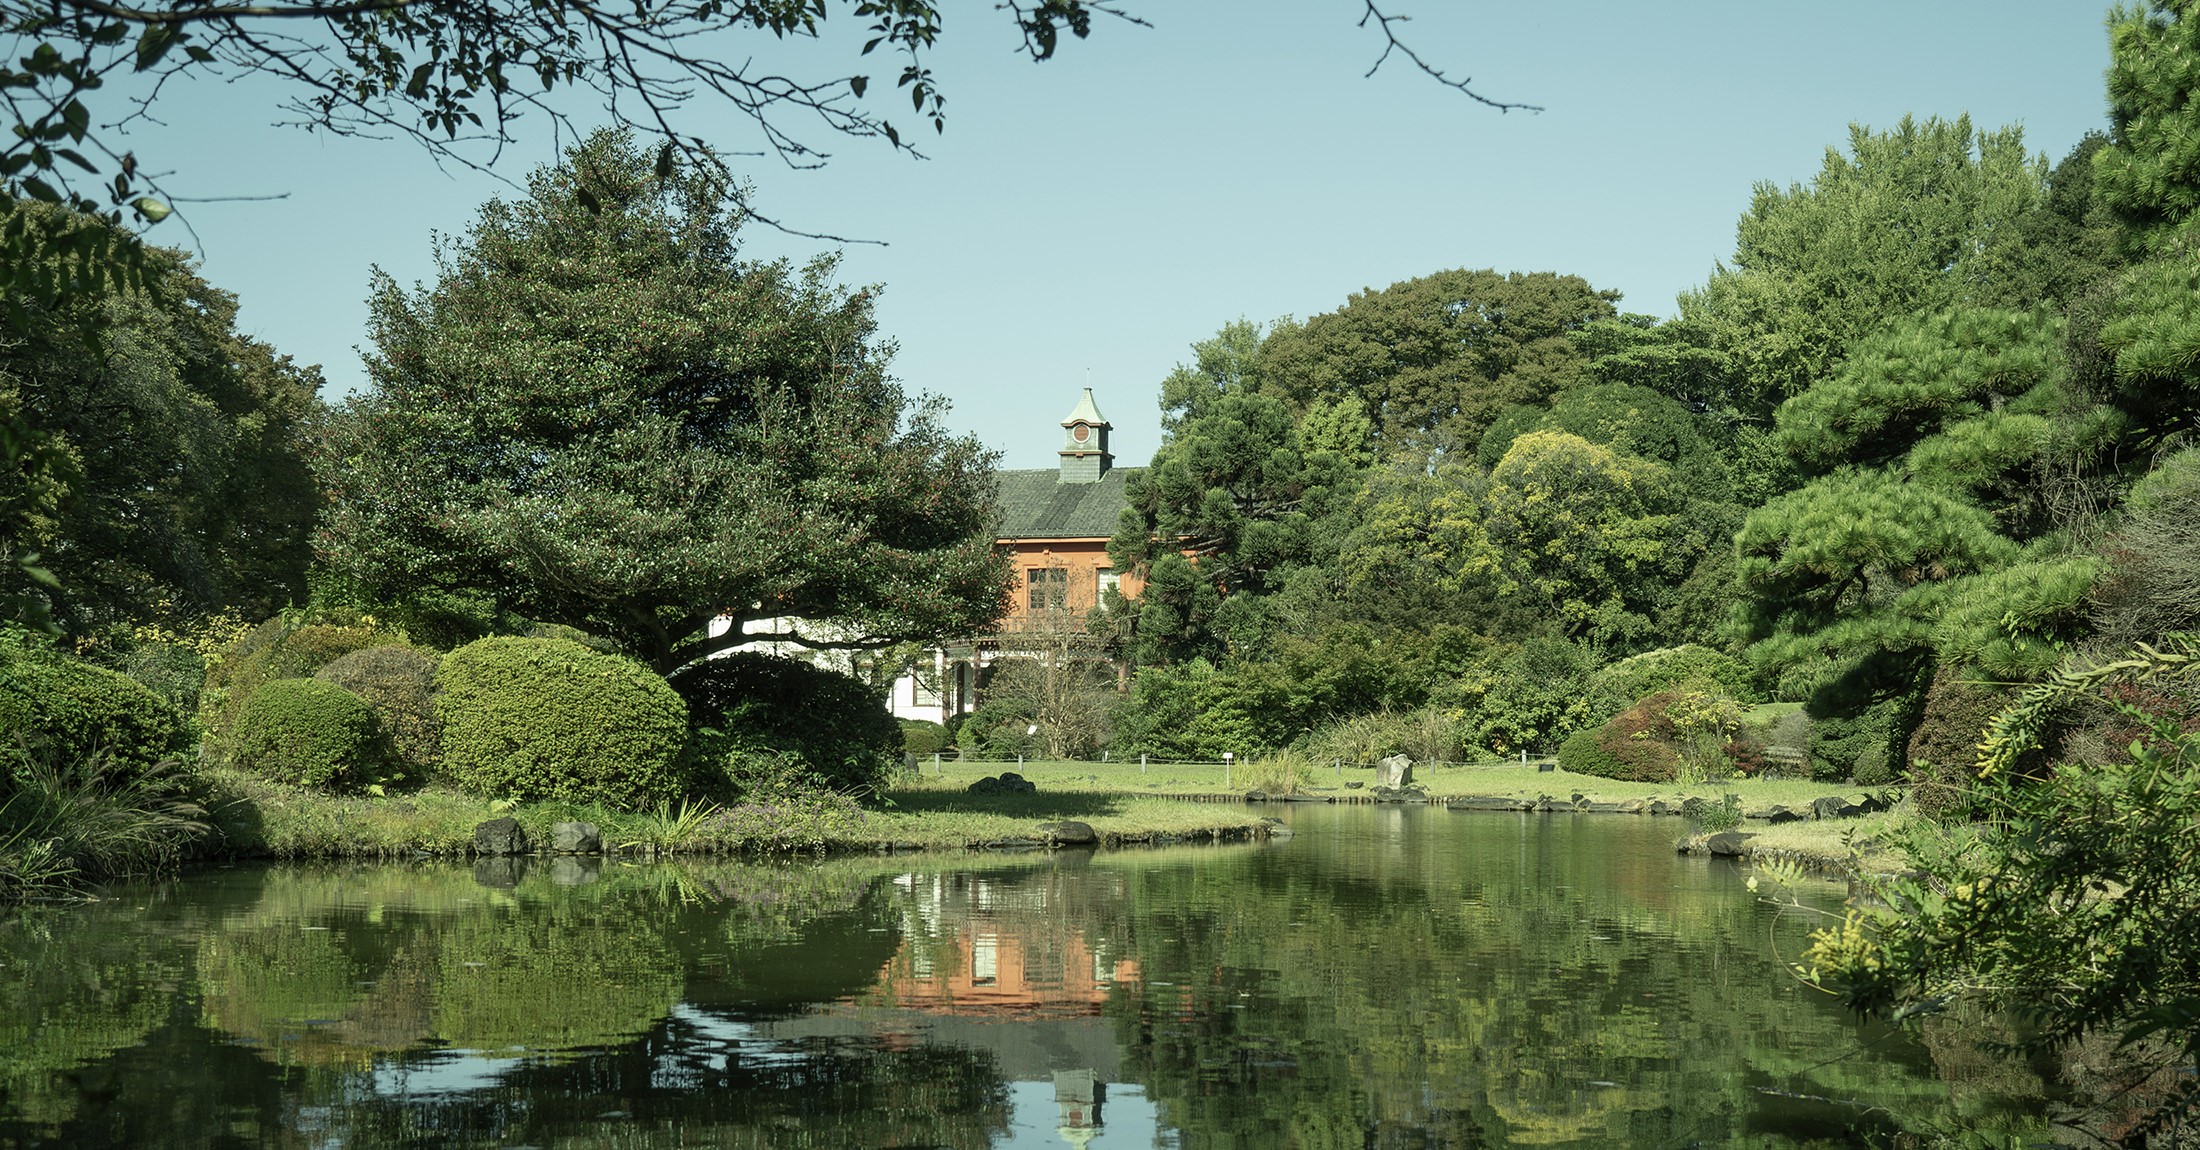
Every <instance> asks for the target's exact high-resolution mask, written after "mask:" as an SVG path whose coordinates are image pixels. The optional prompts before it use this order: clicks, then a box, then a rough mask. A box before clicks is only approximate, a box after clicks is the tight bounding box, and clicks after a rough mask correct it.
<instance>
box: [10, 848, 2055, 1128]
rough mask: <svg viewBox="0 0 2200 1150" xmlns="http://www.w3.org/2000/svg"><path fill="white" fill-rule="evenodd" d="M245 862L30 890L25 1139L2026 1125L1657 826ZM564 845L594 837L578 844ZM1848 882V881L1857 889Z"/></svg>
mask: <svg viewBox="0 0 2200 1150" xmlns="http://www.w3.org/2000/svg"><path fill="white" fill-rule="evenodd" d="M1289 816H1290V817H1291V818H1292V820H1293V822H1294V824H1295V829H1296V831H1297V832H1298V833H1297V835H1296V836H1295V837H1294V838H1292V839H1289V840H1287V841H1283V842H1279V843H1278V844H1275V845H1273V846H1268V847H1230V848H1218V847H1202V848H1177V849H1170V850H1156V851H1135V852H1109V853H1103V854H1099V855H1092V854H1077V853H1069V854H1060V855H1032V856H1019V857H1015V858H1009V859H999V858H973V857H955V858H929V859H920V860H918V861H916V862H914V863H912V861H911V860H910V859H909V858H908V857H906V856H904V857H901V858H892V859H888V858H877V859H873V858H864V859H846V860H835V861H831V862H826V863H820V864H816V865H809V866H760V865H759V866H751V865H735V864H719V865H703V866H692V867H672V866H659V867H636V866H627V865H621V864H618V863H610V864H606V865H601V866H598V865H596V864H593V863H588V864H581V863H578V862H575V861H574V860H562V859H561V860H553V861H551V862H549V863H548V864H544V863H540V862H537V863H533V864H530V865H526V866H504V867H499V868H493V869H492V870H490V871H487V872H484V871H481V870H480V869H479V868H475V867H471V866H468V867H445V866H417V867H413V866H377V867H328V868H288V869H267V870H237V871H227V872H216V873H212V874H208V875H203V876H199V877H195V878H193V879H190V880H188V881H186V882H179V883H171V884H166V885H162V886H157V887H144V888H132V889H128V890H123V891H118V892H117V894H118V896H119V897H117V898H115V899H112V900H109V901H106V902H102V903H99V904H95V905H92V906H88V907H83V908H70V909H67V910H57V909H41V910H35V911H31V912H26V913H23V914H20V915H18V916H17V917H15V918H13V919H9V920H6V921H4V922H0V995H4V996H5V997H4V1001H5V1002H6V1003H8V1009H7V1010H6V1011H0V1146H16V1145H21V1146H35V1145H55V1146H62V1145H67V1146H291V1145H313V1146H317V1147H343V1146H351V1147H370V1146H384V1145H399V1144H402V1145H417V1146H450V1147H460V1146H512V1145H529V1146H541V1147H568V1146H601V1145H618V1146H632V1147H659V1146H662V1147H672V1146H689V1145H698V1144H708V1145H713V1146H734V1147H748V1146H754V1147H766V1146H772V1147H778V1146H800V1147H849V1148H851V1150H852V1148H856V1147H864V1148H870V1147H881V1146H905V1147H914V1146H936V1147H955V1148H966V1147H967V1148H975V1147H1016V1148H1037V1147H1060V1146H1064V1145H1067V1146H1077V1147H1085V1146H1090V1147H1096V1148H1099V1150H1108V1148H1109V1147H1114V1146H1122V1147H1131V1146H1136V1147H1150V1146H1154V1145H1156V1144H1167V1145H1176V1146H1182V1147H1187V1148H1197V1147H1270V1146H1297V1147H1329V1146H1507V1145H1513V1146H1556V1145H1572V1146H1634V1145H1674V1146H1678V1145H1685V1144H1701V1145H1711V1146H1717V1145H1752V1146H1760V1145H1761V1146H1809V1145H1819V1144H1829V1145H1830V1144H1840V1143H1842V1142H1844V1141H1847V1140H1851V1139H1854V1138H1857V1137H1860V1136H1863V1135H1865V1134H1877V1135H1882V1136H1886V1135H1892V1134H1894V1133H1896V1132H1898V1131H1901V1130H1904V1129H1924V1128H1931V1127H1933V1126H1935V1125H1936V1124H1943V1123H1946V1122H1947V1121H1949V1120H1950V1118H1951V1116H1954V1115H1961V1116H1965V1117H1967V1118H1968V1119H1970V1120H1972V1121H1974V1122H1988V1123H1997V1124H2000V1125H2001V1126H2003V1127H2006V1128H2008V1129H2010V1130H2012V1131H2019V1132H2021V1131H2023V1130H2025V1129H2028V1128H2030V1126H2031V1125H2032V1124H2034V1123H2036V1119H2033V1118H2030V1117H2027V1116H2025V1115H2024V1114H2022V1113H2018V1112H2016V1111H2015V1110H2013V1109H2012V1108H2011V1103H2009V1102H2008V1101H2007V1099H2008V1098H2009V1097H2011V1096H2016V1097H2023V1096H2026V1095H2036V1094H2037V1093H2038V1088H2037V1083H2036V1082H2034V1081H2033V1080H2031V1079H2030V1078H2029V1077H2028V1076H2027V1075H2026V1073H2025V1072H2024V1070H2023V1068H2022V1067H2011V1066H2010V1065H2009V1064H2006V1063H2002V1062H1998V1061H1995V1060H1993V1059H1990V1058H1986V1057H1984V1056H1982V1055H1980V1054H1979V1052H1978V1051H1977V1050H1976V1048H1975V1046H1974V1045H1973V1044H1971V1043H1969V1042H1966V1041H1963V1036H1962V1035H1961V1034H1960V1033H1959V1032H1954V1031H1949V1030H1942V1031H1940V1032H1938V1033H1937V1034H1936V1035H1935V1036H1934V1041H1933V1043H1932V1048H1931V1050H1930V1051H1929V1052H1928V1051H1927V1050H1926V1049H1924V1048H1921V1047H1919V1046H1917V1045H1915V1044H1913V1043H1911V1042H1909V1041H1908V1040H1907V1039H1905V1038H1904V1037H1902V1036H1900V1035H1891V1034H1884V1033H1880V1032H1875V1031H1870V1030H1865V1029H1860V1028H1859V1027H1858V1026H1857V1025H1856V1024H1854V1023H1853V1022H1851V1021H1850V1020H1848V1019H1847V1018H1845V1017H1844V1016H1842V1015H1841V1014H1840V1013H1839V1012H1838V1010H1837V1009H1836V1008H1835V1007H1834V1006H1833V1005H1832V1004H1830V1003H1828V1002H1826V1001H1824V1000H1822V999H1819V998H1817V997H1815V996H1813V995H1811V994H1809V993H1808V992H1806V991H1805V990H1803V989H1802V988H1801V987H1800V986H1799V984H1797V983H1796V982H1795V980H1794V979H1793V978H1791V977H1789V976H1788V975H1787V974H1786V973H1785V971H1784V969H1783V967H1782V965H1781V955H1782V954H1791V953H1792V952H1793V951H1794V950H1795V949H1796V947H1797V946H1798V945H1799V943H1800V941H1801V939H1802V937H1803V935H1804V933H1805V932H1806V931H1807V929H1808V927H1809V925H1810V924H1809V923H1808V922H1806V921H1802V920H1799V919H1796V918H1794V917H1793V916H1783V915H1781V914H1780V913H1778V912H1777V911H1776V910H1774V909H1773V908H1770V907H1767V906H1765V905H1763V904H1761V903H1759V902H1757V901H1756V900H1754V899H1752V898H1751V897H1750V896H1749V895H1748V893H1747V892H1746V891H1745V890H1744V889H1743V888H1742V886H1741V882H1740V876H1739V875H1738V873H1737V872H1735V871H1734V870H1732V869H1731V868H1726V867H1707V866H1706V865H1705V864H1703V863H1702V862H1700V861H1692V860H1686V859H1678V858H1676V857H1675V856H1674V855H1673V853H1672V851H1671V848H1670V845H1669V836H1670V834H1671V833H1672V832H1671V829H1670V827H1669V824H1662V823H1655V822H1652V821H1650V820H1629V819H1593V818H1577V817H1573V816H1545V815H1534V816H1514V815H1453V814H1450V813H1449V812H1444V811H1440V810H1437V811H1429V810H1401V809H1397V808H1389V809H1368V808H1349V809H1329V808H1309V807H1293V808H1291V809H1290V811H1289ZM568 863H571V864H572V865H564V864H568ZM1826 898H1827V905H1828V906H1832V905H1836V904H1837V896H1836V894H1835V893H1834V892H1832V891H1831V890H1830V889H1829V891H1828V892H1827V895H1826Z"/></svg>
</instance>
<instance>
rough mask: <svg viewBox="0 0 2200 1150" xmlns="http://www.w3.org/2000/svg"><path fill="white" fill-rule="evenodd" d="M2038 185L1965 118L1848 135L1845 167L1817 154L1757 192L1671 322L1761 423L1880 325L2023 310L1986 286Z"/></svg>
mask: <svg viewBox="0 0 2200 1150" xmlns="http://www.w3.org/2000/svg"><path fill="white" fill-rule="evenodd" d="M2046 177H2047V163H2046V161H2045V159H2044V158H2042V157H2037V156H2033V155H2030V154H2027V153H2026V151H2025V149H2024V138H2023V133H2022V131H2021V130H2019V129H2017V128H2005V129H2002V130H2000V131H1995V132H1985V133H1978V132H1974V131H1973V130H1972V127H1971V122H1970V119H1969V118H1968V117H1958V118H1957V119H1956V120H1954V121H1952V122H1950V121H1945V120H1939V119H1927V120H1925V121H1923V122H1922V123H1921V122H1918V121H1916V120H1913V119H1910V118H1907V117H1905V118H1904V119H1903V120H1902V122H1901V123H1900V124H1897V125H1896V126H1895V127H1894V128H1893V129H1891V130H1888V131H1884V132H1873V131H1871V130H1870V129H1868V128H1866V127H1864V126H1862V125H1851V126H1850V128H1849V154H1848V155H1842V154H1841V153H1840V152H1839V151H1836V150H1833V149H1828V150H1827V152H1826V158H1825V165H1824V167H1823V168H1822V169H1821V170H1820V172H1819V173H1818V175H1817V176H1816V177H1815V178H1814V179H1813V180H1812V181H1811V183H1810V185H1809V186H1808V187H1805V186H1803V185H1800V184H1796V185H1791V186H1789V187H1788V188H1786V189H1782V188H1779V187H1777V186H1775V185H1773V184H1770V183H1760V184H1758V185H1757V187H1756V190H1755V194H1754V195H1753V197H1752V201H1751V204H1750V209H1749V212H1748V213H1747V214H1746V215H1744V216H1743V217H1742V220H1741V223H1740V225H1739V227H1738V228H1737V232H1736V236H1735V248H1734V257H1733V259H1732V260H1731V261H1729V262H1728V263H1727V264H1726V265H1725V266H1723V267H1721V268H1720V269H1719V270H1718V271H1717V272H1715V273H1713V275H1712V276H1711V278H1710V280H1709V281H1708V282H1707V283H1706V284H1705V285H1704V287H1703V288H1702V289H1701V290H1700V291H1697V292H1691V293H1688V294H1685V295H1683V296H1682V297H1681V314H1682V316H1683V317H1684V320H1685V321H1686V322H1687V323H1688V324H1689V325H1690V326H1691V327H1693V328H1696V329H1699V330H1700V331H1702V332H1703V333H1704V335H1705V336H1707V337H1708V342H1709V345H1710V346H1711V347H1714V348H1716V349H1718V350H1719V351H1722V352H1724V353H1725V354H1726V355H1728V356H1730V357H1731V358H1732V362H1733V364H1734V367H1735V371H1736V373H1737V375H1738V376H1739V377H1740V381H1741V382H1739V383H1738V384H1737V385H1735V387H1734V391H1735V393H1736V395H1737V396H1738V398H1739V402H1738V403H1737V404H1736V405H1735V406H1736V407H1737V408H1739V409H1740V410H1742V411H1744V412H1747V413H1751V414H1755V413H1757V412H1761V411H1762V410H1764V408H1765V407H1769V406H1771V405H1774V404H1777V403H1779V402H1780V401H1781V400H1783V399H1786V398H1787V397H1789V396H1792V395H1798V394H1800V393H1801V392H1802V391H1803V390H1804V389H1805V388H1807V387H1809V386H1810V385H1811V384H1813V383H1816V382H1818V381H1820V380H1823V379H1826V378H1828V377H1830V376H1831V375H1832V374H1833V371H1834V369H1835V368H1836V367H1838V365H1839V364H1840V363H1841V361H1842V359H1843V358H1844V357H1845V356H1846V354H1847V352H1848V349H1849V348H1850V346H1851V345H1852V344H1854V343H1855V341H1856V340H1857V339H1858V338H1859V337H1861V336H1862V335H1864V334H1865V333H1866V332H1868V331H1871V330H1872V329H1873V328H1876V327H1878V326H1879V325H1880V324H1881V323H1883V322H1884V321H1886V320H1887V319H1888V318H1889V317H1895V316H1906V315H1910V314H1912V313H1915V312H1918V311H1933V310H1938V309H1940V308H1945V307H1948V306H1950V305H1953V304H1958V303H1974V302H1989V301H1991V302H2000V303H2005V304H2006V303H2011V302H2014V303H2016V304H2017V305H2018V306H2021V307H2030V306H2032V304H2033V303H2034V302H2036V301H2032V300H2022V301H2010V300H2007V299H2006V293H2003V292H2000V291H1998V290H1993V288H1992V286H1991V285H1994V284H1996V283H1997V282H1998V281H2000V280H2002V279H2004V278H2006V277H2007V276H2008V275H2009V274H2010V270H2011V267H2012V265H2013V264H2014V263H2015V261H2014V259H2013V253H2014V251H2015V250H2016V247H2017V245H2018V244H2020V243H2022V242H2023V240H2024V239H2025V236H2024V234H2023V233H2022V232H2021V230H2020V229H2019V228H2018V227H2016V226H2015V225H2016V224H2017V222H2018V221H2019V220H2021V219H2023V218H2025V217H2026V216H2027V215H2028V214H2029V213H2030V212H2032V211H2033V210H2035V207H2036V205H2038V204H2039V202H2040V201H2041V199H2042V198H2043V195H2044V192H2045V185H2046ZM1982 296H1984V297H1987V298H1986V299H1981V297H1982ZM1760 405H1761V406H1760Z"/></svg>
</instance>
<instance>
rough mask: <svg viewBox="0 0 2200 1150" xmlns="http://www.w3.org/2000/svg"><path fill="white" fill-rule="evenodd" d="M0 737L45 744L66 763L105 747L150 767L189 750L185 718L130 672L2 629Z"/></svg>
mask: <svg viewBox="0 0 2200 1150" xmlns="http://www.w3.org/2000/svg"><path fill="white" fill-rule="evenodd" d="M0 739H4V740H5V741H6V743H8V744H10V745H12V744H13V743H14V742H15V741H16V740H17V739H22V740H25V741H29V742H35V743H41V744H44V746H45V747H46V749H47V750H48V751H49V752H50V753H52V754H54V755H56V756H59V757H60V758H61V759H62V760H63V761H80V760H86V759H89V758H91V756H92V753H93V752H94V751H98V750H102V749H104V750H105V751H106V752H107V753H108V754H109V755H111V756H112V757H113V759H114V761H115V762H117V763H120V764H124V765H125V766H126V768H128V769H132V770H138V771H142V770H143V769H144V768H147V767H150V766H151V765H152V764H154V763H156V762H159V761H160V760H162V759H164V758H168V757H169V756H172V755H177V754H180V753H182V752H183V751H184V750H186V749H187V748H188V747H189V743H190V740H189V734H188V732H187V730H186V728H185V725H184V723H183V719H182V716H180V715H178V714H177V713H176V710H175V708H174V707H171V706H169V705H168V703H167V701H166V700H164V699H162V698H161V697H160V696H159V695H156V694H154V693H153V692H152V691H151V690H150V689H149V688H147V687H146V686H145V685H144V684H142V683H139V682H137V681H136V680H134V679H132V678H130V677H129V676H127V675H123V674H120V673H118V672H115V671H109V670H107V669H106V668H104V667H95V666H93V665H91V664H90V663H86V662H84V661H82V660H80V659H72V658H70V657H68V656H66V655H63V654H60V653H59V652H56V651H53V650H51V649H50V648H46V647H43V646H41V645H40V644H39V643H38V641H37V640H35V639H31V638H29V637H26V636H10V635H8V634H6V633H5V632H0Z"/></svg>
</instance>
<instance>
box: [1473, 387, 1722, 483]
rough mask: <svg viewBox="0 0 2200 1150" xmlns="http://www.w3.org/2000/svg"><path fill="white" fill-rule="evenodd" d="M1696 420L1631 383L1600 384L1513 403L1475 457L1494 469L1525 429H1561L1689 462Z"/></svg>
mask: <svg viewBox="0 0 2200 1150" xmlns="http://www.w3.org/2000/svg"><path fill="white" fill-rule="evenodd" d="M1700 423H1701V421H1700V420H1699V419H1698V418H1697V417H1696V416H1695V415H1694V414H1692V413H1690V412H1689V410H1688V409H1687V408H1686V407H1684V406H1682V405H1681V404H1680V403H1679V402H1677V401H1675V400H1673V399H1671V398H1669V397H1667V396H1665V395H1662V394H1660V393H1658V392H1656V391H1653V390H1651V389H1650V388H1647V387H1642V386H1639V385H1637V384H1632V383H1599V384H1591V385H1589V386H1586V387H1577V388H1574V389H1572V390H1570V391H1564V392H1561V393H1559V394H1558V395H1556V396H1554V397H1552V399H1551V403H1550V406H1549V407H1548V408H1546V409H1542V410H1540V411H1539V410H1538V409H1536V408H1533V407H1516V408H1512V409H1511V410H1509V411H1507V412H1505V414H1504V415H1502V416H1500V417H1499V418H1498V420H1497V422H1496V423H1495V424H1493V425H1492V426H1491V428H1490V430H1489V431H1488V432H1487V433H1486V434H1484V435H1483V436H1482V442H1481V447H1480V449H1479V450H1478V451H1477V453H1476V455H1477V458H1478V459H1480V460H1481V462H1482V466H1484V467H1495V466H1497V461H1498V460H1500V459H1503V458H1504V457H1505V451H1506V449H1507V448H1509V447H1511V446H1512V441H1513V440H1514V439H1516V438H1518V437H1520V436H1521V435H1524V434H1526V433H1528V432H1530V431H1564V432H1567V433H1568V434H1571V435H1578V436H1580V437H1581V438H1583V439H1586V440H1588V441H1589V442H1591V443H1595V444H1599V445H1601V446H1604V447H1609V448H1611V449H1612V450H1614V451H1618V452H1623V453H1625V454H1628V455H1634V456H1640V457H1641V458H1644V459H1655V460H1657V461H1658V462H1660V463H1664V464H1669V465H1670V464H1678V463H1682V462H1685V461H1692V460H1694V459H1696V458H1697V457H1699V456H1701V455H1702V454H1703V453H1704V450H1705V443H1704V440H1703V429H1702V427H1701V426H1700Z"/></svg>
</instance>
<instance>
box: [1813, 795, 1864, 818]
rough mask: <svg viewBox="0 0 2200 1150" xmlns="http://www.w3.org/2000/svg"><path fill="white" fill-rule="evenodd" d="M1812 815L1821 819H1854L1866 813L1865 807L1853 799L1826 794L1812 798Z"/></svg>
mask: <svg viewBox="0 0 2200 1150" xmlns="http://www.w3.org/2000/svg"><path fill="white" fill-rule="evenodd" d="M1810 811H1811V815H1812V817H1814V818H1821V819H1852V818H1855V817H1856V816H1858V815H1860V814H1863V813H1864V808H1863V807H1862V806H1860V805H1858V804H1857V803H1856V802H1854V801H1853V800H1850V799H1847V798H1843V797H1842V796H1840V795H1826V796H1823V797H1821V798H1816V799H1812V800H1811V803H1810Z"/></svg>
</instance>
